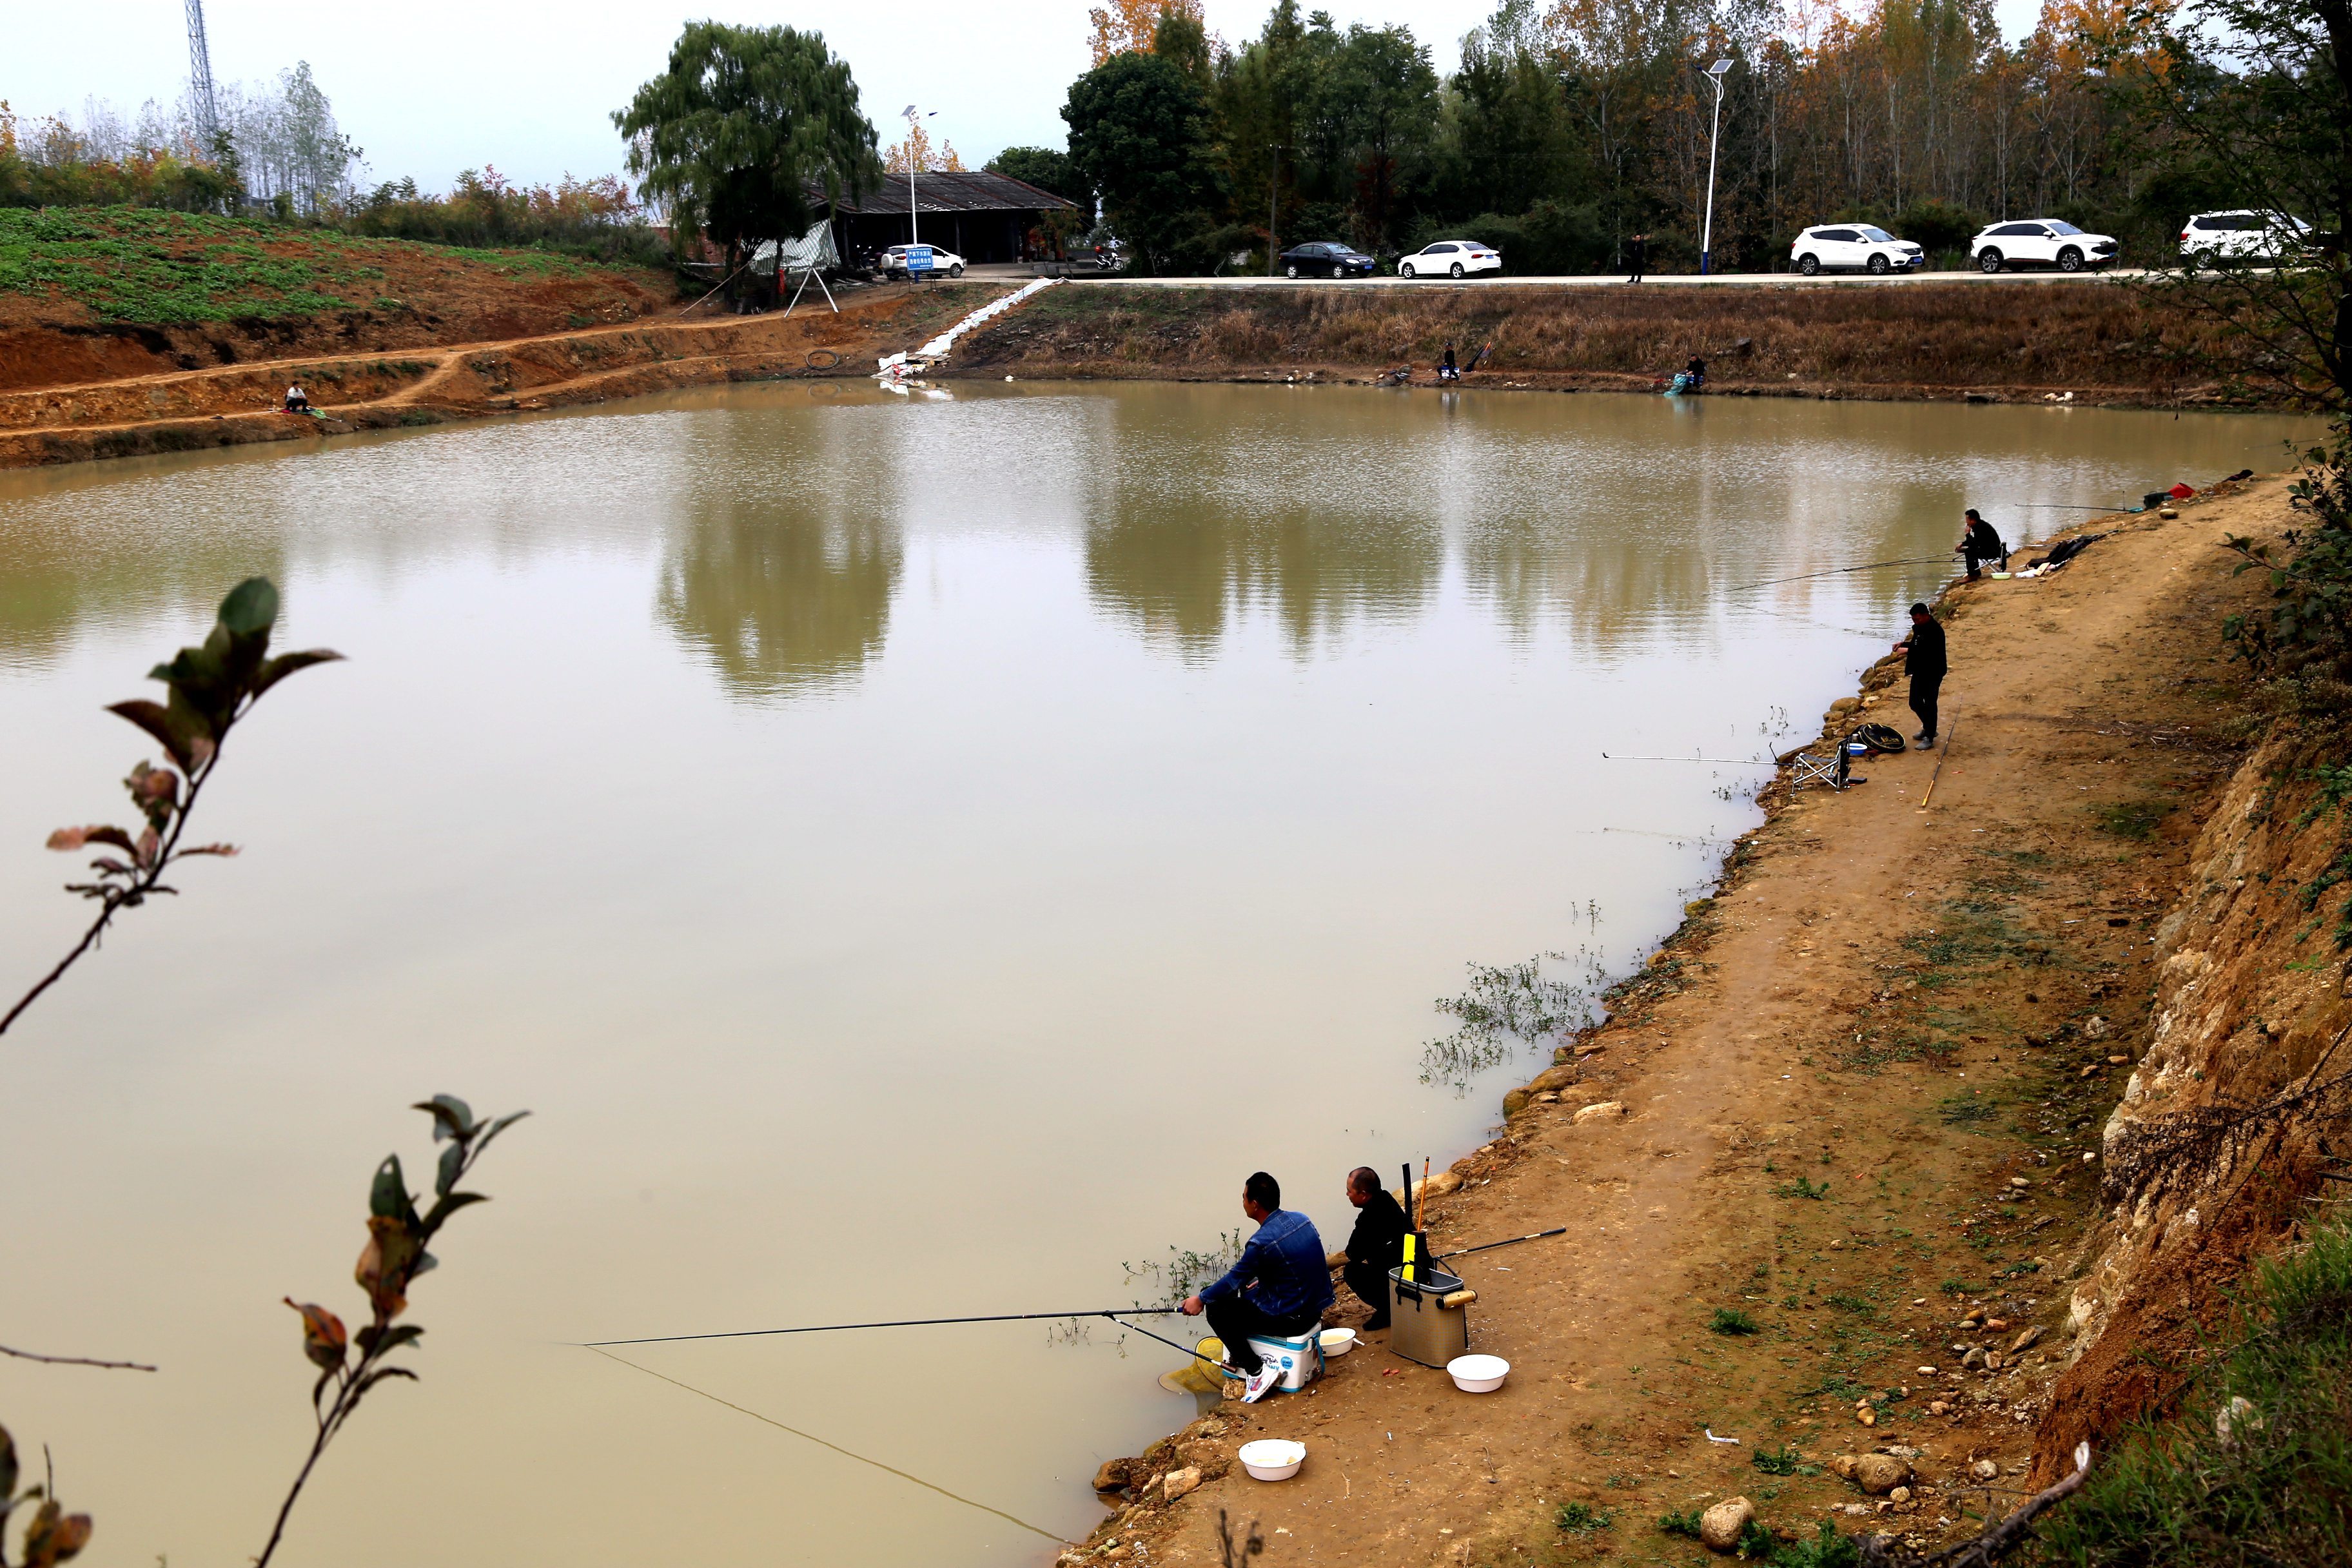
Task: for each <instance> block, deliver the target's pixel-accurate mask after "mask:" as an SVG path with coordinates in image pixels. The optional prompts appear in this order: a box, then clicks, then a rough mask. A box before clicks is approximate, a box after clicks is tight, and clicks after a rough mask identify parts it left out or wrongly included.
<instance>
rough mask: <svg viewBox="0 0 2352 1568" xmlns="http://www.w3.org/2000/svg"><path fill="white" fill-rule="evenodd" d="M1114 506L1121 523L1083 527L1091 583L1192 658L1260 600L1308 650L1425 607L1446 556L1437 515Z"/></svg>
mask: <svg viewBox="0 0 2352 1568" xmlns="http://www.w3.org/2000/svg"><path fill="white" fill-rule="evenodd" d="M1111 510H1112V515H1113V516H1114V517H1115V518H1116V521H1111V522H1107V523H1101V524H1097V525H1096V526H1094V527H1091V528H1089V529H1088V530H1087V587H1088V590H1089V591H1090V592H1091V593H1092V594H1093V595H1094V597H1095V600H1096V602H1097V604H1101V605H1108V606H1109V607H1111V608H1113V609H1115V610H1117V611H1118V613H1119V614H1120V615H1122V616H1125V617H1126V618H1127V619H1128V620H1129V621H1131V622H1132V623H1133V624H1134V625H1135V626H1137V627H1138V629H1139V631H1140V632H1141V633H1142V635H1143V637H1144V638H1145V639H1146V640H1147V641H1151V642H1160V643H1173V644H1175V645H1176V647H1178V648H1179V649H1180V650H1181V652H1183V653H1184V654H1185V655H1187V656H1188V657H1190V656H1198V655H1205V654H1208V653H1210V652H1212V651H1213V650H1214V648H1215V647H1216V644H1217V642H1218V641H1219V640H1220V639H1221V638H1222V637H1223V636H1224V633H1225V629H1226V625H1227V622H1228V621H1229V619H1230V618H1231V617H1233V616H1234V615H1235V614H1236V613H1238V612H1242V611H1246V610H1248V609H1249V608H1251V607H1253V606H1255V605H1267V606H1269V607H1270V608H1271V609H1272V610H1273V612H1274V614H1275V616H1276V619H1278V620H1279V621H1280V623H1281V625H1282V627H1283V630H1284V632H1285V635H1286V639H1287V640H1288V642H1289V644H1290V646H1291V648H1292V650H1293V651H1294V652H1297V653H1305V652H1307V651H1308V650H1309V649H1311V648H1312V647H1314V646H1315V645H1316V644H1317V643H1318V642H1320V641H1324V640H1327V639H1328V638H1330V637H1334V636H1336V635H1338V634H1339V632H1340V631H1341V630H1342V629H1343V628H1344V627H1345V626H1347V625H1348V623H1349V621H1350V620H1352V619H1354V618H1356V617H1357V616H1402V615H1404V614H1408V613H1410V612H1412V611H1413V610H1416V609H1418V608H1420V607H1421V606H1422V605H1424V604H1426V603H1427V602H1428V601H1429V599H1430V597H1431V596H1432V595H1433V594H1434V593H1435V591H1436V587H1437V582H1438V576H1439V573H1440V571H1441V570H1442V568H1443V565H1444V536H1443V533H1442V531H1440V529H1439V528H1438V526H1437V524H1435V523H1434V522H1431V521H1409V520H1403V519H1393V518H1379V517H1375V518H1370V519H1364V520H1355V519H1341V518H1337V517H1315V516H1301V515H1296V514H1294V515H1289V516H1283V517H1275V518H1268V519H1258V518H1245V517H1235V516H1233V515H1231V514H1229V513H1224V512H1205V513H1186V512H1182V511H1178V510H1165V509H1151V508H1145V509H1141V510H1124V511H1122V510H1119V509H1118V508H1117V507H1113V508H1112V509H1111Z"/></svg>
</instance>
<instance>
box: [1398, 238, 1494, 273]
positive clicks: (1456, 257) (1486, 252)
mask: <svg viewBox="0 0 2352 1568" xmlns="http://www.w3.org/2000/svg"><path fill="white" fill-rule="evenodd" d="M1502 269H1503V254H1502V252H1500V251H1498V250H1496V248H1495V247H1493V246H1490V245H1481V244H1479V243H1478V242H1477V241H1476V240H1475V239H1441V240H1439V241H1438V242H1437V243H1436V244H1434V245H1424V246H1423V247H1421V248H1420V249H1419V250H1416V251H1414V252H1413V253H1412V255H1411V256H1408V257H1405V258H1402V259H1401V260H1399V261H1398V262H1397V276H1398V277H1400V278H1436V277H1439V276H1444V277H1447V278H1466V277H1468V276H1469V275H1470V274H1471V273H1473V272H1500V271H1501V270H1502Z"/></svg>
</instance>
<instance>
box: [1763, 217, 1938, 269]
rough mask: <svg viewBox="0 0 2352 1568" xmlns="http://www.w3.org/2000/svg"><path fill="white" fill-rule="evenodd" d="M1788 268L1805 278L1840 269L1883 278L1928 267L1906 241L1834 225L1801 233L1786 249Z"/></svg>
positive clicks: (1862, 228) (1854, 226)
mask: <svg viewBox="0 0 2352 1568" xmlns="http://www.w3.org/2000/svg"><path fill="white" fill-rule="evenodd" d="M1789 265H1790V266H1791V267H1793V268H1796V269H1797V270H1798V271H1800V272H1801V273H1803V274H1804V275H1805V276H1806V277H1808V278H1811V276H1813V274H1815V273H1817V272H1826V271H1828V270H1830V269H1831V268H1839V267H1851V268H1859V269H1862V270H1864V271H1869V272H1875V273H1879V274H1881V275H1882V276H1883V275H1884V274H1885V273H1889V272H1917V271H1920V270H1922V269H1924V268H1926V267H1927V253H1926V252H1925V251H1923V250H1921V249H1920V248H1919V247H1917V246H1916V245H1914V244H1912V243H1911V242H1910V241H1909V240H1907V239H1897V238H1895V237H1894V236H1893V235H1891V234H1889V233H1887V232H1886V231H1885V229H1883V228H1874V227H1872V226H1870V225H1869V224H1866V223H1833V224H1824V225H1822V226H1820V227H1818V228H1809V229H1806V230H1804V231H1802V232H1801V233H1800V234H1799V235H1798V236H1797V239H1796V243H1795V244H1793V245H1791V246H1790V247H1789Z"/></svg>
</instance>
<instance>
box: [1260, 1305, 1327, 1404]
mask: <svg viewBox="0 0 2352 1568" xmlns="http://www.w3.org/2000/svg"><path fill="white" fill-rule="evenodd" d="M1249 1342H1250V1348H1251V1349H1252V1350H1255V1352H1257V1353H1258V1359H1259V1360H1261V1361H1266V1362H1271V1363H1274V1364H1275V1365H1276V1366H1278V1367H1280V1368H1282V1381H1281V1382H1279V1383H1277V1384H1275V1386H1276V1388H1278V1389H1280V1390H1281V1391H1282V1392H1283V1393H1285V1394H1297V1392H1298V1391H1299V1390H1300V1389H1302V1388H1305V1387H1306V1386H1307V1384H1310V1383H1312V1382H1314V1381H1315V1380H1316V1379H1317V1378H1318V1377H1320V1376H1322V1375H1323V1325H1322V1324H1321V1323H1319V1322H1318V1323H1317V1324H1316V1325H1315V1326H1314V1327H1313V1328H1311V1329H1309V1330H1307V1331H1306V1332H1305V1333H1303V1334H1252V1335H1250V1337H1249Z"/></svg>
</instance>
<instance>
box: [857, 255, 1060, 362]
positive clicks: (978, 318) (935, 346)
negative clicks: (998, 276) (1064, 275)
mask: <svg viewBox="0 0 2352 1568" xmlns="http://www.w3.org/2000/svg"><path fill="white" fill-rule="evenodd" d="M1060 281H1061V279H1058V278H1040V279H1037V280H1036V281H1035V282H1034V283H1024V284H1023V285H1022V286H1021V287H1020V288H1019V289H1014V290H1013V292H1012V293H1010V294H1007V295H1006V296H1004V298H1003V299H1002V300H996V301H995V302H993V303H992V304H987V305H982V307H981V308H980V309H979V310H974V311H973V312H972V313H971V315H969V316H966V317H965V318H964V319H963V320H962V321H958V322H957V323H956V324H955V325H954V326H952V327H950V328H949V329H948V330H947V331H944V332H941V333H940V335H939V336H938V337H936V338H933V339H932V340H931V341H930V342H927V343H925V344H924V345H923V346H922V347H921V348H919V349H917V350H916V351H915V352H914V353H896V354H892V355H890V356H889V357H888V358H887V359H885V360H883V361H881V362H880V363H881V367H882V368H881V370H880V371H879V372H877V374H878V375H880V376H883V377H890V376H900V375H911V374H915V373H916V372H917V371H918V370H920V369H922V368H924V366H927V365H928V364H929V363H930V362H931V361H933V360H941V359H945V358H947V357H948V354H949V353H950V351H951V350H952V349H953V348H954V347H955V341H956V340H957V339H958V338H960V337H961V336H963V335H964V333H966V332H968V331H971V330H972V328H974V327H977V326H979V325H980V324H981V323H982V322H983V321H994V320H995V319H996V318H997V317H999V316H1001V315H1003V314H1004V312H1005V311H1007V310H1011V309H1013V307H1014V306H1015V305H1018V304H1021V303H1022V302H1024V300H1027V299H1028V298H1029V297H1030V296H1031V295H1032V294H1034V293H1036V292H1037V290H1039V289H1050V288H1052V287H1053V286H1054V285H1055V284H1056V283H1059V282H1060ZM918 361H919V362H920V363H913V362H918Z"/></svg>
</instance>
